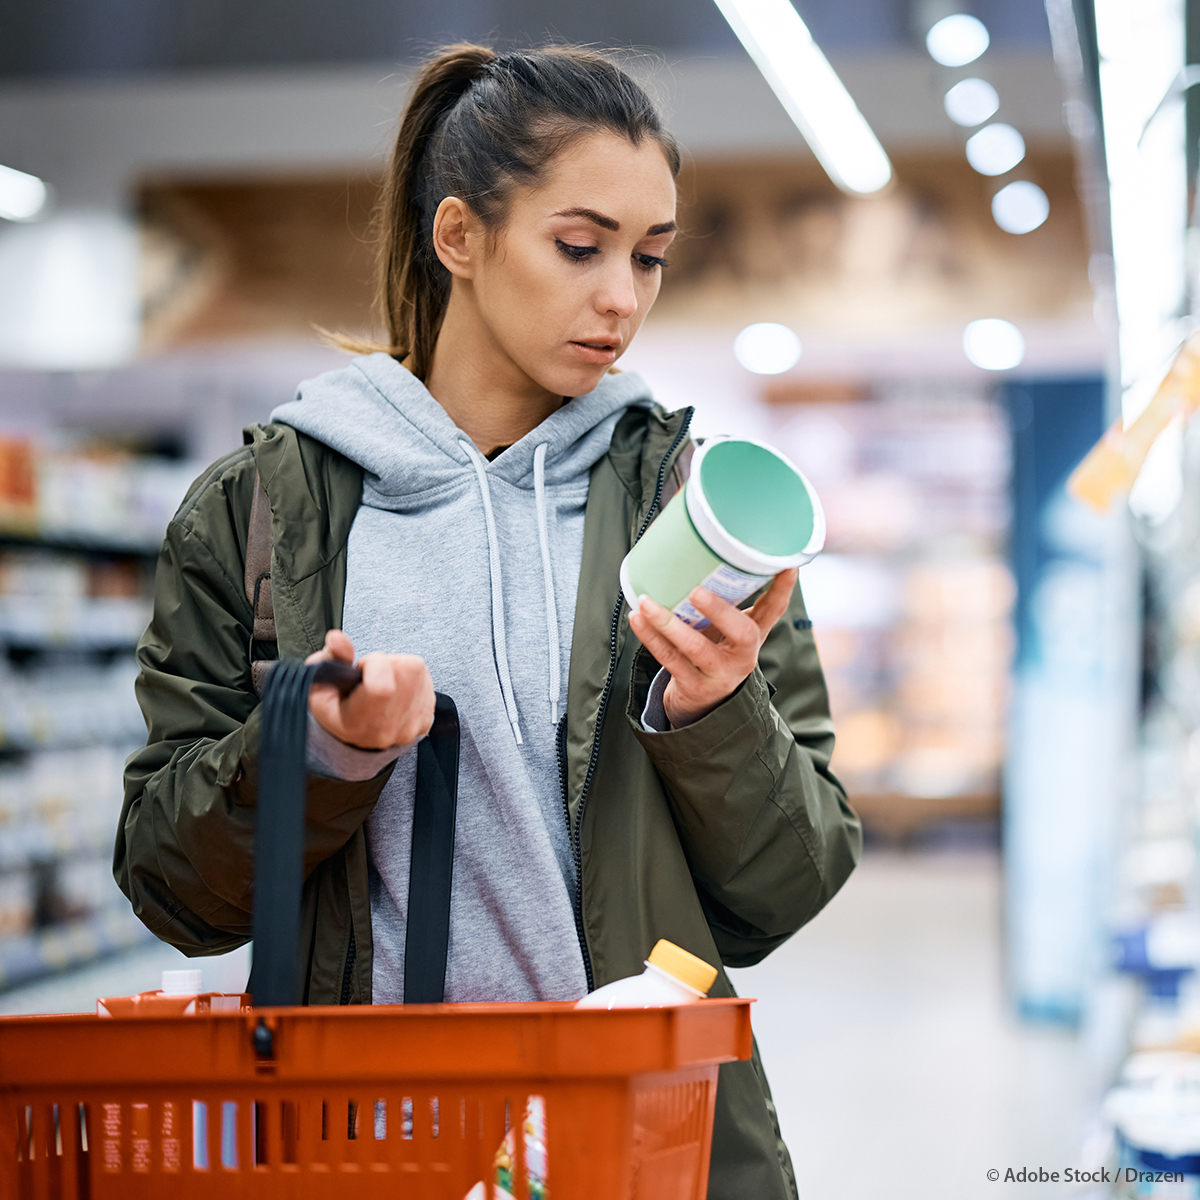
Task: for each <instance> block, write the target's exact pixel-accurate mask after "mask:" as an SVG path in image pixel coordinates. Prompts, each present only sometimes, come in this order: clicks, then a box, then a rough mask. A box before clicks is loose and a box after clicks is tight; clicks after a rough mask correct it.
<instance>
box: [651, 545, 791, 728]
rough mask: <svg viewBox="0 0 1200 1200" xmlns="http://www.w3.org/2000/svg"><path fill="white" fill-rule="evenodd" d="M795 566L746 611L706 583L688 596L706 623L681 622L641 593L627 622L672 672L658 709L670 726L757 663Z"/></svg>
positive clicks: (734, 686) (708, 705)
mask: <svg viewBox="0 0 1200 1200" xmlns="http://www.w3.org/2000/svg"><path fill="white" fill-rule="evenodd" d="M796 574H797V572H796V571H795V569H793V570H790V571H781V572H780V573H779V574H778V575H776V576H775V578H774V579H773V580H772V581H771V586H770V587H769V588H768V589H767V590H766V592H764V593H763V595H761V596H760V597H759V598H758V600H756V601H755V603H754V605H753V607H751V608H748V609H746V610H744V611H743V610H742V609H740V608H735V607H734V605H732V604H730V603H729V602H728V601H727V600H722V599H721V597H720V596H715V595H713V593H712V592H710V591H708V590H707V589H706V588H696V590H695V591H694V592H692V594H691V595H690V596H689V597H688V599H689V600H690V601H691V603H692V605H693V606H694V607H695V608H696V609H697V610H699V612H701V613H703V615H704V616H706V617H707V618H708V619H709V621H710V622H711V624H710V625H709V627H708V628H707V629H704V630H698V629H693V628H692V627H691V626H690V625H685V624H684V623H683V622H682V621H681V620H680V619H679V618H678V617H677V616H676V615H675V614H674V613H673V612H670V611H669V610H668V609H665V608H663V607H662V605H661V604H657V603H656V602H655V601H653V600H651V599H650V597H649V596H643V597H642V599H641V602H640V604H639V605H638V609H637V611H636V612H632V613H630V614H629V627H630V629H632V630H633V632H634V633H635V634H636V635H637V637H638V640H639V641H640V642H641V643H642V645H643V646H645V647H646V649H647V650H649V651H650V653H651V654H653V655H654V657H655V659H656V660H657V661H658V663H659V664H660V665H661V666H663V667H665V668H666V669H667V670H668V671H669V672H670V674H671V682H670V683H668V684H667V689H666V692H665V693H664V694H663V708H664V710H665V711H666V714H667V720H668V721H670V722H671V728H672V729H681V728H682V727H683V726H684V725H690V724H691V723H692V722H693V721H698V720H699V719H700V718H701V717H703V716H705V715H706V714H707V713H710V712H712V710H713V709H714V708H716V707H717V705H718V704H720V703H722V702H723V701H725V700H728V699H729V697H730V696H732V695H733V693H734V692H736V691H737V690H738V688H739V687H741V686H742V684H743V683H744V682H745V681H746V679H747V678H748V677H749V676H750V674H751V672H753V670H754V668H755V667H756V666H758V652H759V650H760V649H761V648H762V644H763V642H764V641H766V637H767V634H768V633H770V632H771V628H772V627H773V626H774V624H775V622H776V621H778V620H779V618H780V617H782V616H783V614H784V613H785V612H786V611H787V606H788V603H789V601H790V600H791V598H792V589H793V588H794V587H795V586H796Z"/></svg>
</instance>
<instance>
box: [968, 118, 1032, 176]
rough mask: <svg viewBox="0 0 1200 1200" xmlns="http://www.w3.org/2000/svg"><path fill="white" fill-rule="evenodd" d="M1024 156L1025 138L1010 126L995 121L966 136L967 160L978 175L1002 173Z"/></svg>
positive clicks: (1009, 169)
mask: <svg viewBox="0 0 1200 1200" xmlns="http://www.w3.org/2000/svg"><path fill="white" fill-rule="evenodd" d="M1024 157H1025V139H1024V138H1023V137H1022V136H1021V135H1020V134H1019V133H1018V132H1017V131H1016V130H1015V129H1014V128H1013V127H1012V126H1011V125H1005V124H1003V122H1000V121H997V122H995V124H992V125H985V126H984V127H983V128H982V129H981V130H980V131H979V132H978V133H975V134H972V135H971V136H970V137H969V138H967V162H969V163H970V164H971V166H973V167H974V168H975V170H977V171H978V172H979V173H980V175H1003V174H1004V172H1005V171H1011V170H1012V169H1013V167H1015V166H1016V165H1017V163H1019V162H1020V161H1021V159H1023V158H1024Z"/></svg>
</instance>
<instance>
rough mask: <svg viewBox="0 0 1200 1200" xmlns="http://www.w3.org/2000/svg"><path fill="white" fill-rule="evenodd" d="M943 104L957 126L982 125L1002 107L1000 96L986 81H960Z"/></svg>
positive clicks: (947, 94) (947, 95)
mask: <svg viewBox="0 0 1200 1200" xmlns="http://www.w3.org/2000/svg"><path fill="white" fill-rule="evenodd" d="M942 103H943V104H944V105H945V106H946V116H948V117H949V118H950V120H952V121H953V122H954V123H955V125H967V126H971V125H982V124H983V123H984V121H986V120H987V119H988V117H990V116H991V115H992V114H993V113H994V112H995V111H996V109H998V108H999V107H1000V96H999V95H998V94H997V92H996V89H995V88H994V87H992V85H991V84H990V83H988V81H987V80H986V79H960V80H959V81H958V83H956V84H955V85H954V86H953V87H952V88H951V89H950V90H949V91H948V92H947V93H946V97H945V99H944V100H943V101H942Z"/></svg>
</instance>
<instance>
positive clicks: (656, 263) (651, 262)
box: [633, 254, 667, 271]
mask: <svg viewBox="0 0 1200 1200" xmlns="http://www.w3.org/2000/svg"><path fill="white" fill-rule="evenodd" d="M633 260H634V262H636V263H637V265H638V266H639V267H641V268H642V270H643V271H653V270H654V268H655V267H665V266H666V265H667V260H666V259H665V258H659V257H658V256H657V255H654V254H635V255H634V256H633Z"/></svg>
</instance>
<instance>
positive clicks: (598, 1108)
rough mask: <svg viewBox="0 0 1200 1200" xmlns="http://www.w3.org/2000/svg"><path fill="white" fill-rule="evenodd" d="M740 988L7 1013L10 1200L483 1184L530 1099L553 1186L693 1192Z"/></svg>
mask: <svg viewBox="0 0 1200 1200" xmlns="http://www.w3.org/2000/svg"><path fill="white" fill-rule="evenodd" d="M749 1004H750V1002H749V1001H748V1000H709V1001H705V1002H703V1003H699V1004H692V1005H683V1006H681V1007H679V1008H660V1009H625V1010H620V1009H617V1010H613V1011H611V1012H607V1011H603V1010H575V1009H574V1008H573V1007H572V1006H571V1005H569V1004H559V1003H539V1004H469V1005H414V1006H382V1005H380V1006H363V1007H359V1008H286V1009H256V1010H254V1012H253V1013H252V1014H251V1013H215V1014H212V1015H209V1016H188V1017H127V1018H121V1017H117V1018H113V1019H107V1020H102V1019H99V1018H96V1017H93V1016H62V1017H8V1018H3V1019H0V1129H2V1130H3V1143H2V1146H0V1156H2V1157H0V1196H3V1197H5V1200H8V1198H9V1197H12V1198H13V1200H108V1198H109V1197H112V1198H114V1200H118V1198H119V1200H142V1198H147V1200H148V1198H150V1197H154V1198H155V1200H159V1198H167V1197H170V1198H174V1197H179V1198H180V1200H186V1198H189V1197H196V1198H198V1200H199V1198H204V1200H217V1198H221V1200H226V1198H228V1200H233V1198H235V1197H272V1198H274V1197H281V1198H282V1197H289V1198H290V1197H312V1198H313V1200H317V1198H322V1200H323V1198H326V1197H330V1198H332V1197H337V1198H343V1197H344V1198H347V1200H348V1198H349V1197H355V1198H362V1200H374V1198H380V1200H382V1198H383V1197H387V1198H388V1200H395V1198H396V1197H414V1198H415V1197H420V1200H464V1197H465V1196H466V1195H467V1193H468V1192H469V1191H470V1189H471V1188H472V1187H474V1186H475V1185H476V1184H477V1183H478V1182H480V1181H484V1182H485V1189H484V1191H483V1195H484V1196H486V1197H487V1198H488V1200H492V1196H493V1193H492V1192H491V1191H489V1190H488V1188H490V1186H491V1181H492V1180H493V1178H494V1170H493V1162H494V1157H495V1154H496V1151H497V1149H498V1148H499V1147H500V1146H501V1144H502V1143H503V1142H504V1140H505V1136H506V1132H507V1131H508V1130H509V1129H510V1128H512V1127H514V1126H517V1127H519V1125H520V1123H521V1120H522V1114H523V1113H524V1111H525V1109H526V1107H527V1105H528V1104H529V1101H530V1098H531V1097H534V1096H539V1097H541V1098H542V1100H543V1102H544V1105H545V1113H546V1151H547V1166H546V1173H545V1179H546V1194H547V1195H548V1196H550V1197H553V1200H592V1198H594V1200H618V1198H620V1200H624V1198H625V1197H631V1198H632V1197H636V1198H637V1200H703V1197H704V1195H705V1192H706V1190H707V1184H708V1160H709V1148H710V1144H711V1139H712V1119H713V1101H714V1099H715V1096H716V1087H717V1064H718V1063H721V1062H729V1061H731V1060H733V1059H739V1058H743V1059H744V1058H749V1056H750V1014H749ZM260 1018H262V1019H263V1020H264V1021H265V1023H266V1025H267V1027H268V1028H270V1030H271V1032H272V1041H273V1057H272V1058H269V1059H268V1058H263V1057H262V1056H260V1055H259V1054H258V1053H257V1051H256V1049H255V1033H256V1029H257V1025H258V1021H259V1019H260ZM512 1144H513V1146H514V1147H515V1150H516V1156H515V1157H516V1160H517V1161H516V1163H515V1164H514V1169H513V1172H512V1175H513V1183H514V1192H513V1194H514V1195H515V1197H516V1198H517V1200H529V1197H530V1195H531V1193H530V1189H529V1183H528V1181H527V1178H526V1171H525V1164H524V1162H523V1157H522V1156H523V1148H524V1139H523V1138H522V1137H520V1136H518V1137H516V1138H515V1139H513V1141H512ZM500 1194H501V1193H500V1192H499V1191H498V1190H497V1191H496V1192H495V1193H494V1195H496V1196H499V1195H500Z"/></svg>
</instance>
